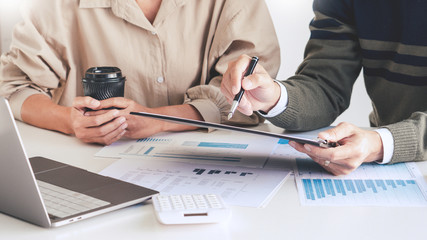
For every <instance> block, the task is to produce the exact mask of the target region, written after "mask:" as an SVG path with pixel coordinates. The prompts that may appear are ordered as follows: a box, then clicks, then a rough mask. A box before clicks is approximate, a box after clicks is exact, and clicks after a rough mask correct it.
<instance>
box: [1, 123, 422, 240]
mask: <svg viewBox="0 0 427 240" xmlns="http://www.w3.org/2000/svg"><path fill="white" fill-rule="evenodd" d="M18 126H19V129H20V131H21V135H22V137H23V140H24V144H25V147H26V150H27V153H28V155H29V157H32V156H37V155H39V156H44V157H48V158H52V159H54V160H57V161H62V162H65V163H68V164H71V165H74V166H78V167H81V168H85V169H88V170H90V171H94V172H99V171H100V170H102V169H103V168H105V167H106V166H108V165H109V164H111V163H112V161H113V160H111V159H101V158H95V157H93V155H94V153H96V152H97V151H98V150H99V149H100V148H101V146H98V145H89V144H84V143H82V142H80V141H79V140H78V139H76V138H74V137H69V136H65V135H63V134H60V133H56V132H51V131H46V130H41V129H38V128H35V127H31V126H29V125H26V124H23V123H18ZM264 127H267V128H271V129H272V130H274V129H275V128H274V127H272V126H264ZM418 166H419V167H420V168H421V172H422V174H423V175H424V178H427V162H423V163H418ZM426 226H427V208H418V207H417V208H416V207H413V208H403V207H402V208H391V207H303V206H300V204H299V199H298V195H297V189H296V186H295V183H294V180H293V178H289V179H288V180H287V181H286V183H285V184H284V185H283V186H282V187H281V189H280V190H279V192H278V193H277V194H276V196H274V198H273V199H272V201H271V202H270V203H269V205H268V206H267V207H266V208H263V209H256V208H246V207H232V217H231V219H230V221H229V222H223V223H219V224H207V225H180V226H172V225H162V224H160V223H158V222H157V220H156V219H155V216H154V213H153V208H152V205H151V204H145V205H137V206H133V207H129V208H125V209H122V210H119V211H116V212H112V213H108V214H104V215H101V216H98V217H94V218H92V219H87V220H84V221H81V222H77V223H73V224H71V225H68V226H64V227H60V228H56V229H44V228H41V227H38V226H36V225H32V224H30V223H26V222H23V221H21V220H18V219H15V218H13V217H9V216H6V215H4V214H0V239H5V240H12V239H20V240H23V239H31V240H34V239H44V240H50V239H61V240H62V239H64V240H66V239H79V240H84V239H100V240H101V239H122V240H125V239H150V240H152V239H186V240H187V239H188V240H192V239H194V240H196V239H197V240H200V239H203V240H208V239H215V240H218V239H220V240H227V239H268V240H270V239H298V240H299V239H346V240H347V239H357V240H360V239H387V240H392V239H411V240H412V239H427V230H426Z"/></svg>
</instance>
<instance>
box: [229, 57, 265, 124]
mask: <svg viewBox="0 0 427 240" xmlns="http://www.w3.org/2000/svg"><path fill="white" fill-rule="evenodd" d="M257 63H258V57H255V56H254V57H252V59H251V62H250V63H249V66H248V68H247V70H246V73H245V75H244V76H243V77H247V76H249V75H251V74H252V73H253V72H254V70H255V67H256V64H257ZM244 93H245V89H243V88H240V91H239V93H237V95H236V96H235V97H234V100H233V103H232V105H231V108H230V112H229V113H228V120H230V119H231V118H232V117H233V114H234V112H235V111H236V108H237V106H238V105H239V103H240V100H241V99H242V96H243V94H244Z"/></svg>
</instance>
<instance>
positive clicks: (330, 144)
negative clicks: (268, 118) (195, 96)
mask: <svg viewBox="0 0 427 240" xmlns="http://www.w3.org/2000/svg"><path fill="white" fill-rule="evenodd" d="M130 114H132V115H136V116H141V117H150V118H155V119H159V120H164V121H169V122H173V123H178V124H185V125H191V126H196V127H202V128H214V129H221V130H228V131H235V132H243V133H250V134H257V135H262V136H269V137H275V138H280V139H286V140H290V141H294V142H298V143H302V144H310V145H314V146H317V147H323V148H331V147H336V146H338V144H337V143H334V142H328V141H327V140H323V139H317V140H313V139H308V138H302V137H296V136H291V135H288V134H282V133H272V132H266V131H260V130H256V129H249V128H243V127H237V126H231V125H225V124H219V123H212V122H205V121H199V120H193V119H187V118H180V117H173V116H168V115H162V114H157V113H148V112H131V113H130Z"/></svg>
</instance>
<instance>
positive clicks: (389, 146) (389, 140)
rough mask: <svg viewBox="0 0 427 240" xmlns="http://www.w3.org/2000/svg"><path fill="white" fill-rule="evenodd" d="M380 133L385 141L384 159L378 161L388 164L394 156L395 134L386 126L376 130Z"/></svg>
mask: <svg viewBox="0 0 427 240" xmlns="http://www.w3.org/2000/svg"><path fill="white" fill-rule="evenodd" d="M375 131H376V132H377V133H378V134H380V137H381V141H382V142H383V151H384V155H383V160H382V161H380V160H379V161H377V163H379V164H387V163H389V162H390V161H391V158H392V157H393V151H394V141H393V135H392V134H391V132H390V131H389V130H388V129H386V128H379V129H376V130H375Z"/></svg>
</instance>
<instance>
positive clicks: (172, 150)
mask: <svg viewBox="0 0 427 240" xmlns="http://www.w3.org/2000/svg"><path fill="white" fill-rule="evenodd" d="M278 140H279V139H277V138H272V137H264V136H258V135H252V134H235V133H234V134H233V132H228V131H214V132H210V133H207V132H203V131H191V132H179V133H160V134H157V135H155V136H152V137H149V138H144V139H138V140H121V141H118V142H116V143H113V144H111V145H110V146H106V147H104V148H102V149H101V150H100V151H99V152H98V153H97V154H96V155H95V156H98V157H109V158H138V159H154V160H164V161H179V162H190V163H206V164H219V165H227V166H243V167H254V168H262V167H263V166H264V164H265V163H266V161H267V159H268V157H269V156H270V154H271V152H272V150H273V149H274V148H275V146H276V143H277V141H278Z"/></svg>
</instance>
